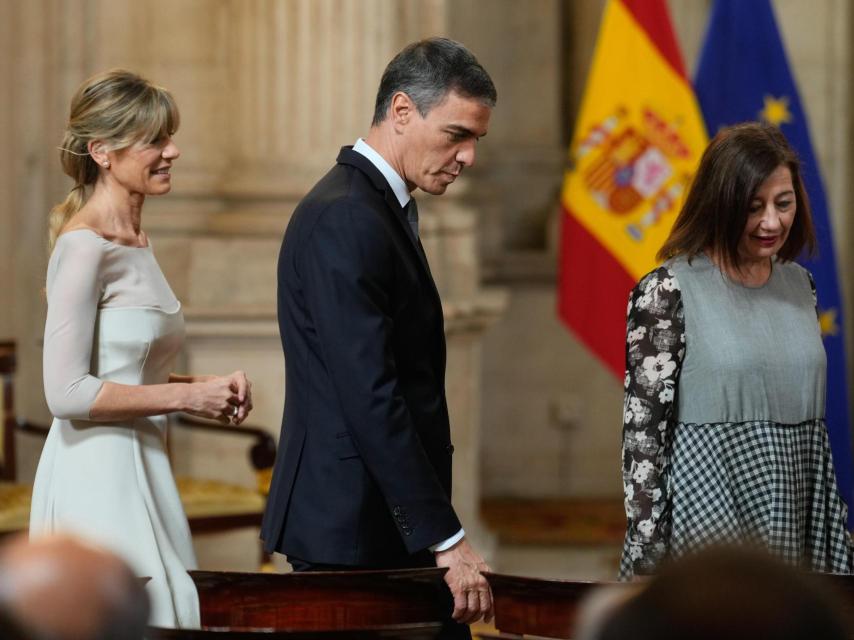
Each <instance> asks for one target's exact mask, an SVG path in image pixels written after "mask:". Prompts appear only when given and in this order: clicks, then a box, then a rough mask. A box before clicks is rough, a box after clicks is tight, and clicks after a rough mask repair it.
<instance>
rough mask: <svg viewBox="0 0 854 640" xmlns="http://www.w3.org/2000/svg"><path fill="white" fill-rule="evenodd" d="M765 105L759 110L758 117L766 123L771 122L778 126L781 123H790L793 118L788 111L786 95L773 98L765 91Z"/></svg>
mask: <svg viewBox="0 0 854 640" xmlns="http://www.w3.org/2000/svg"><path fill="white" fill-rule="evenodd" d="M763 100H764V102H765V107H764V108H763V109H762V111H760V112H759V117H760V119H762V120H764V121H765V122H767V123H768V124H773V125H774V126H775V127H779V126H780V125H781V124H783V123H786V124H788V123H790V122H791V121H792V119H793V117H792V112H791V111H789V99H788V98H787V97H786V96H780V97H779V98H775V97H774V96H770V95H768V94H767V93H766V94H765V97H764V99H763Z"/></svg>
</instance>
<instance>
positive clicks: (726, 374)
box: [620, 254, 854, 580]
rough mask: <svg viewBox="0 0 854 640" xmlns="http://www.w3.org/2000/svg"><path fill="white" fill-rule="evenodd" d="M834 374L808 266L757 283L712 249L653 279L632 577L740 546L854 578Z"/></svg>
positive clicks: (627, 422) (647, 309)
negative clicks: (834, 439)
mask: <svg viewBox="0 0 854 640" xmlns="http://www.w3.org/2000/svg"><path fill="white" fill-rule="evenodd" d="M825 376H826V360H825V353H824V346H823V344H822V342H821V335H820V332H819V327H818V322H817V319H816V307H815V286H814V284H813V282H812V277H811V276H810V275H809V273H808V272H807V271H806V270H805V269H804V268H803V267H801V266H800V265H798V264H795V263H791V262H790V263H777V262H775V263H774V264H773V268H772V273H771V277H770V278H769V280H768V282H766V283H765V284H764V285H763V286H761V287H745V286H742V285H740V284H738V283H735V282H733V281H732V280H730V279H729V278H727V277H726V276H724V275H723V274H722V273H721V271H720V270H719V269H718V268H717V267H716V266H715V265H714V264H713V263H712V262H711V261H710V260H709V259H708V258H707V257H706V256H704V255H702V254H701V255H698V256H696V257H694V258H693V259H692V260H691V263H690V264H689V262H688V261H687V260H686V259H685V258H676V259H674V260H672V261H669V262H667V263H665V265H663V266H662V267H659V268H658V269H656V270H654V271H652V272H650V273H649V274H648V275H646V276H645V277H644V278H642V279H641V281H640V282H639V283H638V285H637V286H636V287H635V288H634V290H633V291H632V293H631V296H630V298H629V307H628V326H627V335H626V379H625V404H624V408H623V413H624V416H623V485H624V488H625V507H626V516H627V520H628V526H627V531H626V540H625V545H624V548H623V557H622V561H621V563H620V578H621V579H623V580H626V579H630V578H631V577H632V576H633V575H635V574H649V573H653V572H655V570H656V567H657V566H658V564H659V563H660V562H661V561H662V560H663V559H665V558H668V557H671V558H672V557H679V556H682V555H684V554H687V553H691V552H692V551H696V550H698V549H701V548H702V547H704V546H707V545H710V544H714V543H739V542H746V543H751V544H758V545H761V546H763V547H765V548H767V549H768V550H769V551H771V552H772V553H774V554H775V555H777V556H779V557H780V558H782V559H784V560H785V561H787V562H790V563H792V564H796V565H799V566H803V567H806V568H809V569H812V570H815V571H824V572H832V573H852V571H854V554H852V550H851V541H850V537H849V534H848V532H847V530H846V519H847V508H846V506H845V504H844V503H843V502H842V499H841V498H840V496H839V493H838V491H837V489H836V478H835V473H834V470H833V462H832V460H831V454H830V449H829V445H828V439H827V431H826V426H825V423H824V405H825Z"/></svg>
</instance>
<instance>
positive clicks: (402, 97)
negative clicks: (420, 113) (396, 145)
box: [389, 91, 417, 132]
mask: <svg viewBox="0 0 854 640" xmlns="http://www.w3.org/2000/svg"><path fill="white" fill-rule="evenodd" d="M389 109H390V110H391V113H390V114H389V115H390V118H391V122H392V124H393V125H394V128H395V131H398V132H399V131H400V130H402V128H403V127H405V126H406V125H407V124H409V122H410V121H411V120H412V118H413V117H414V116H415V115H417V111H416V109H415V103H414V102H412V98H410V97H409V96H408V95H406V94H405V93H404V92H403V91H398V92H397V93H395V94H394V95H393V96H392V97H391V106H390V107H389Z"/></svg>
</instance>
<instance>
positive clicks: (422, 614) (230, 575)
mask: <svg viewBox="0 0 854 640" xmlns="http://www.w3.org/2000/svg"><path fill="white" fill-rule="evenodd" d="M445 571H446V569H443V568H442V569H440V568H427V569H402V570H390V571H341V572H337V571H330V572H302V573H288V574H270V573H238V572H218V571H191V572H190V575H191V576H192V578H193V581H194V582H195V584H196V588H197V590H198V592H199V601H200V604H201V612H202V619H201V621H202V626H204V627H231V628H233V627H241V628H249V627H251V628H261V627H263V628H268V629H302V630H322V629H334V628H350V629H353V628H370V627H376V626H384V625H390V624H398V625H400V624H415V623H427V622H440V621H442V620H443V619H445V618H446V617H447V616H448V615H449V614H450V610H449V609H448V606H449V600H448V597H447V591H446V590H447V587H446V586H445V582H444V574H445Z"/></svg>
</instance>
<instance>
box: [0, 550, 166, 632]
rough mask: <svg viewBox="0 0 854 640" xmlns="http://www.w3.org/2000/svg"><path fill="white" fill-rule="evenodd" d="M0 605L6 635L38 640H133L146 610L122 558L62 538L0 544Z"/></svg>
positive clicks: (139, 587) (139, 586)
mask: <svg viewBox="0 0 854 640" xmlns="http://www.w3.org/2000/svg"><path fill="white" fill-rule="evenodd" d="M0 607H2V612H3V616H2V618H6V617H8V619H9V624H10V629H9V636H8V637H12V638H17V637H23V638H27V637H33V638H39V639H41V640H139V639H141V638H142V637H143V635H144V632H145V627H146V623H147V621H148V613H149V604H148V597H147V596H146V593H145V590H144V588H143V586H142V583H141V582H140V580H139V579H138V578H136V577H135V576H134V575H133V573H132V572H131V570H130V568H129V567H128V566H127V565H126V564H125V563H124V561H122V560H121V559H120V558H118V557H117V556H115V555H113V554H112V553H110V552H108V551H104V550H101V549H97V548H94V547H90V546H87V545H85V544H83V543H81V542H79V541H77V540H75V539H73V538H70V537H64V536H51V537H46V538H41V539H37V540H34V541H32V542H28V541H27V540H26V538H24V537H18V538H15V539H13V540H11V541H10V542H8V543H6V544H4V545H3V546H2V548H0ZM2 623H3V620H2V619H0V629H3V624H2ZM16 627H20V629H16ZM16 633H17V634H18V635H15V634H16ZM22 634H26V635H22ZM2 637H3V638H6V637H7V635H6V634H3V636H2Z"/></svg>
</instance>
